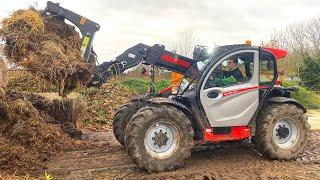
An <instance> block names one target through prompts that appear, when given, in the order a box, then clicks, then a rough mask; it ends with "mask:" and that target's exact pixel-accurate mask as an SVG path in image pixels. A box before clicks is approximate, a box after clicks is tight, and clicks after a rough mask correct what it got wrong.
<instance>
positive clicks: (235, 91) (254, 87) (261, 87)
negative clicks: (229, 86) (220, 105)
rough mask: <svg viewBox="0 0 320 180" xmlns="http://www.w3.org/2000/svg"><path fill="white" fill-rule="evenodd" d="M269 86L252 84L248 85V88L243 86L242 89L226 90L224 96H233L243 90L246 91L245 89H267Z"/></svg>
mask: <svg viewBox="0 0 320 180" xmlns="http://www.w3.org/2000/svg"><path fill="white" fill-rule="evenodd" d="M268 87H269V86H252V87H247V88H241V89H237V90H232V91H227V92H224V93H223V96H231V95H234V94H239V93H242V92H245V91H250V90H253V89H266V88H268Z"/></svg>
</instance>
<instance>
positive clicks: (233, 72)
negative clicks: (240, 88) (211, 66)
mask: <svg viewBox="0 0 320 180" xmlns="http://www.w3.org/2000/svg"><path fill="white" fill-rule="evenodd" d="M222 74H223V78H233V79H234V81H236V82H241V81H243V75H242V72H241V71H240V69H239V67H238V59H237V58H230V59H229V60H228V61H227V67H226V69H225V70H222Z"/></svg>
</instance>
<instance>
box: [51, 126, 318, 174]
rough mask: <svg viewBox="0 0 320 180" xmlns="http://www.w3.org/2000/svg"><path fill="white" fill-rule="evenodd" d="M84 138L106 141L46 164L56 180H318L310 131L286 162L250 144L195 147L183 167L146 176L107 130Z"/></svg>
mask: <svg viewBox="0 0 320 180" xmlns="http://www.w3.org/2000/svg"><path fill="white" fill-rule="evenodd" d="M87 139H91V140H95V141H96V142H97V143H101V142H103V141H107V142H110V143H111V144H110V146H108V147H107V148H105V149H88V150H77V151H71V152H65V153H64V154H62V155H60V156H57V157H56V158H55V159H53V161H52V162H51V163H50V164H49V167H50V168H49V170H48V171H49V172H50V173H51V174H52V175H53V177H55V178H57V179H122V178H128V179H167V178H172V179H185V178H188V179H189V178H192V179H230V178H233V179H234V178H236V179H239V178H240V179H243V178H245V179H247V178H250V179H257V178H258V179H269V178H275V179H284V178H285V179H287V178H289V179H320V131H312V133H311V138H310V143H309V145H308V147H307V149H306V151H305V153H304V154H303V155H302V156H301V157H300V158H299V159H298V160H297V161H290V162H280V161H270V160H267V159H264V158H262V157H261V156H260V155H259V154H258V153H257V152H256V151H255V150H254V149H253V148H252V145H251V144H250V143H247V142H244V143H232V144H230V143H229V144H223V145H220V146H219V145H218V146H207V147H203V146H202V147H197V148H195V149H194V150H193V153H192V155H191V158H190V159H189V160H188V161H187V164H186V167H185V168H182V169H179V170H177V171H174V172H164V173H154V174H147V173H145V172H143V171H142V170H140V169H138V168H137V167H136V166H135V165H134V164H133V163H132V162H131V160H130V158H129V157H128V155H127V152H126V151H125V149H123V148H122V147H120V146H119V145H118V144H117V143H116V142H115V140H114V139H113V137H112V133H111V132H110V131H107V132H103V133H101V132H98V133H88V134H87Z"/></svg>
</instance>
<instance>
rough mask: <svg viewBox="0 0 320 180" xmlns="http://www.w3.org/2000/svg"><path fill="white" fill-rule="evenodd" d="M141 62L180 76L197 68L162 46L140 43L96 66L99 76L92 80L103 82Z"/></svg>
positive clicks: (188, 60)
mask: <svg viewBox="0 0 320 180" xmlns="http://www.w3.org/2000/svg"><path fill="white" fill-rule="evenodd" d="M141 62H142V63H143V64H146V65H154V66H157V67H161V68H164V69H167V70H169V71H174V72H178V73H180V74H185V73H186V72H187V70H189V69H190V68H192V69H194V71H197V68H196V67H194V66H192V65H193V64H194V63H195V62H196V61H194V60H193V59H190V58H187V57H184V56H181V55H179V54H176V53H173V52H170V51H167V50H165V46H163V45H159V44H155V45H153V46H148V45H145V44H142V43H140V44H137V45H135V46H133V47H131V48H129V49H127V50H126V51H125V52H123V53H122V54H120V55H119V56H117V57H116V59H115V60H114V61H110V62H104V63H103V64H101V65H100V66H98V68H97V69H98V72H99V73H98V75H99V76H98V77H95V78H94V79H95V80H98V79H99V80H100V81H102V82H104V81H105V80H107V79H108V77H110V75H117V74H120V73H122V72H124V71H125V70H127V69H129V68H132V67H134V66H137V65H138V64H139V63H141ZM190 72H193V71H190Z"/></svg>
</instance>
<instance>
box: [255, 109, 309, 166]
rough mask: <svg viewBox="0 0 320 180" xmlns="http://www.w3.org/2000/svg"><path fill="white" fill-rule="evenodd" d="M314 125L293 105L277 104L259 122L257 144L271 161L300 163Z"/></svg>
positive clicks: (262, 115)
mask: <svg viewBox="0 0 320 180" xmlns="http://www.w3.org/2000/svg"><path fill="white" fill-rule="evenodd" d="M309 129H310V125H309V124H308V122H307V116H306V115H305V114H304V113H303V111H302V110H301V109H299V108H298V107H297V106H295V105H293V104H273V105H270V106H268V107H267V108H266V109H264V110H263V111H262V113H261V114H260V115H259V117H258V119H257V128H256V136H255V137H253V142H254V143H255V146H256V148H257V150H258V151H259V152H260V153H261V154H262V155H263V156H265V157H268V158H270V159H279V160H282V159H283V160H291V159H296V158H297V157H298V156H299V155H300V154H301V153H302V152H303V150H304V148H305V146H306V144H307V139H308V130H309Z"/></svg>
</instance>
